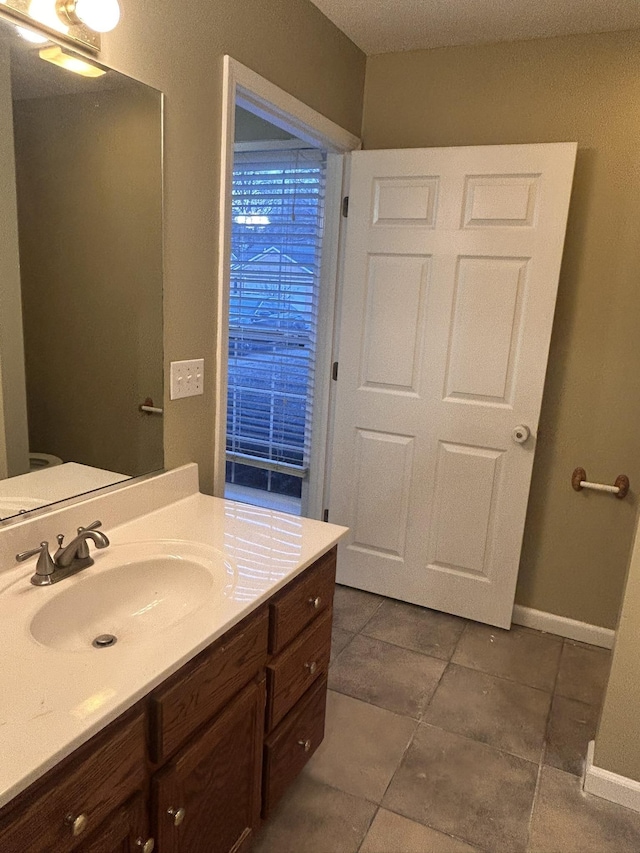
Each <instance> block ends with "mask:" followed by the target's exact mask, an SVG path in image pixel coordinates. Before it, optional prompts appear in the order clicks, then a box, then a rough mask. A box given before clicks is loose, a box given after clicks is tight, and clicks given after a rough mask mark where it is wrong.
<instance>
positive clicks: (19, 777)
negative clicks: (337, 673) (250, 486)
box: [0, 466, 345, 853]
mask: <svg viewBox="0 0 640 853" xmlns="http://www.w3.org/2000/svg"><path fill="white" fill-rule="evenodd" d="M101 504H102V506H101ZM134 507H135V509H134ZM80 513H81V515H82V518H84V520H85V522H86V523H88V522H89V521H90V519H89V518H88V515H92V517H93V516H95V517H98V516H99V515H102V516H104V517H103V518H102V520H103V529H104V530H105V532H107V533H108V534H109V536H110V538H111V541H112V545H111V546H110V549H106V550H105V551H104V553H103V552H102V551H100V552H99V553H94V557H95V566H93V567H91V568H89V569H86V570H84V571H83V572H81V573H80V574H78V575H77V576H74V577H73V578H69V579H66V580H63V581H61V582H60V583H59V584H56V585H55V586H54V587H49V588H46V589H43V588H39V589H36V588H35V587H34V588H29V587H30V585H29V574H30V571H29V568H26V569H25V567H24V566H21V567H20V568H19V569H14V568H12V569H11V570H10V571H1V570H0V625H1V626H2V627H0V640H2V639H3V637H5V638H6V637H7V636H8V634H9V633H10V632H11V628H10V627H7V624H6V621H7V618H10V612H12V613H13V619H14V622H15V623H16V625H18V629H17V630H16V631H15V632H14V635H13V646H12V655H11V660H12V661H13V665H11V666H9V667H8V678H7V677H6V676H5V675H3V676H2V681H3V684H2V687H3V691H2V699H0V751H1V753H2V755H3V760H2V766H1V767H0V805H1V806H2V808H1V809H0V850H1V851H2V853H71V851H83V853H125V851H126V853H133V851H144V853H151V851H152V850H153V849H155V850H156V851H160V853H178V851H180V853H227V851H248V850H249V849H250V846H251V844H252V841H253V839H254V837H255V834H256V832H257V830H258V828H259V826H260V822H261V820H262V819H265V818H267V817H268V815H269V812H270V811H271V810H272V809H273V808H274V806H275V805H276V804H277V802H278V800H279V799H280V798H281V797H282V795H283V793H284V792H285V790H286V789H287V787H288V785H289V784H290V783H291V782H292V781H293V779H294V778H295V777H296V776H297V774H298V773H299V772H300V770H301V769H302V768H303V767H304V765H305V763H306V762H307V761H308V759H309V758H310V757H311V755H312V754H313V752H314V751H315V749H316V748H317V746H318V745H319V743H320V742H321V740H322V737H323V733H324V713H325V701H326V687H327V671H328V665H329V653H330V643H331V619H332V601H333V589H334V583H335V563H336V542H337V541H338V539H339V538H340V537H341V536H342V535H343V534H344V532H345V531H344V528H340V527H337V526H335V525H329V524H323V523H321V522H314V521H309V520H306V519H299V518H294V517H291V516H286V515H284V514H281V513H274V512H271V511H268V510H262V509H259V508H254V507H248V506H245V505H242V504H235V503H233V502H229V501H222V500H219V499H215V498H210V497H207V496H204V495H200V494H197V469H196V468H195V466H186V467H185V468H183V469H179V470H178V471H174V472H169V473H166V474H163V475H160V476H159V477H156V478H152V479H149V480H147V481H141V482H140V481H138V482H135V481H134V482H133V483H131V484H129V485H126V486H124V487H120V489H119V490H117V491H114V492H113V494H106V495H103V496H96V497H94V498H92V499H90V500H88V501H82V502H78V503H77V504H76V505H74V506H72V507H69V508H67V509H66V510H64V509H63V510H59V511H58V512H57V513H48V514H46V515H45V516H43V517H42V518H40V519H37V520H35V519H34V520H32V521H26V522H24V523H20V524H18V525H15V526H12V527H11V528H8V529H7V530H6V531H3V530H2V529H0V558H2V559H3V561H4V558H5V556H6V553H7V548H8V549H9V550H12V549H13V547H14V545H15V543H16V542H17V541H19V542H20V546H19V547H23V546H26V545H30V544H31V541H30V540H29V541H27V542H25V541H24V536H25V535H29V536H31V535H32V534H37V535H36V538H37V537H38V535H43V533H41V531H42V530H44V528H45V527H46V528H48V529H51V528H52V526H53V527H55V526H56V524H58V525H60V526H62V525H65V526H67V527H68V526H69V523H75V521H76V518H77V517H79V514H80ZM134 513H135V515H134ZM136 516H137V517H136ZM110 518H111V522H110V521H109V519H110ZM118 522H119V523H118ZM20 527H22V528H23V530H22V532H20V531H19V529H17V528H20ZM55 532H56V531H55V530H54V531H53V533H55ZM160 543H161V544H160ZM109 550H111V551H112V553H111V555H109ZM154 554H156V555H157V554H160V555H162V556H155V557H154ZM168 554H172V555H173V557H174V559H173V560H171V559H169V558H168V557H167V555H168ZM194 554H196V555H199V556H197V559H196V557H194ZM216 554H217V555H218V559H217V562H216V559H215V555H216ZM140 555H143V556H142V557H141V556H140ZM145 555H146V556H145ZM207 559H212V560H213V562H212V563H211V565H209V564H208V563H207ZM163 560H164V563H163ZM167 560H168V568H166V567H165V568H163V566H164V564H165V563H167ZM198 560H200V563H198ZM127 561H128V562H127ZM200 564H201V565H202V566H203V570H204V571H211V572H213V573H214V575H215V574H216V573H218V575H220V571H221V570H220V564H221V565H222V575H221V576H220V577H218V579H217V580H214V581H213V582H212V583H211V584H207V583H205V581H204V580H203V578H205V575H202V576H201V575H200V574H198V573H196V574H193V575H191V574H190V572H192V571H195V570H193V569H192V566H193V565H200ZM214 564H215V565H214ZM4 565H5V563H4V562H3V566H4ZM140 566H142V570H140ZM30 569H31V571H33V566H30ZM156 569H157V573H156V574H155V575H154V570H156ZM171 572H173V573H174V575H173V576H171V574H170V573H171ZM181 572H182V573H183V574H184V576H185V577H186V578H187V579H188V581H189V586H190V587H192V586H193V584H194V583H195V584H196V588H197V590H198V595H197V597H196V598H195V599H194V598H192V597H190V595H189V591H188V590H185V589H184V588H183V585H182V584H181V582H180V580H179V578H180V577H181V576H182V575H181ZM16 573H17V575H19V576H16ZM83 575H84V577H83ZM127 575H128V576H127ZM138 578H139V579H140V580H138ZM150 578H151V581H150ZM106 583H113V584H117V585H118V588H119V590H120V591H121V594H122V597H124V598H125V599H130V600H131V602H132V607H134V608H137V609H136V612H134V613H131V612H128V611H127V608H126V607H124V608H122V607H121V606H120V602H118V596H117V595H116V596H114V597H113V598H110V597H109V594H108V592H107V593H105V592H104V590H105V589H106V587H105V586H104V585H105V584H106ZM66 584H69V586H68V587H66V589H65V585H66ZM128 584H129V585H128ZM198 584H199V585H198ZM83 588H84V590H85V592H83ZM152 588H153V589H152ZM86 590H88V591H89V592H91V591H94V592H95V593H96V594H97V598H98V601H97V602H96V603H95V605H92V604H91V598H90V597H89V598H85V599H83V598H82V597H81V596H83V595H84V596H86V594H87V593H86ZM143 591H144V594H149V591H151V595H152V600H150V602H149V603H148V604H147V605H146V606H144V605H143V606H142V607H141V606H140V604H141V601H143V600H144V596H143V599H141V598H140V596H141V595H143ZM48 594H49V595H50V596H51V597H50V599H49V600H47V601H45V598H46V597H47V595H48ZM154 596H155V597H154ZM163 597H164V598H163ZM83 600H84V601H85V602H86V605H85V606H84V608H83V607H82V601H83ZM112 601H113V602H114V603H113V604H112V603H111V602H112ZM154 602H156V603H155V604H154ZM164 605H166V607H165V606H164ZM92 608H93V609H92ZM163 608H164V609H163ZM171 608H176V609H177V610H178V611H179V612H178V613H177V614H176V613H174V612H172V610H171ZM48 610H51V614H52V617H53V618H49V617H46V618H45V616H46V612H47V611H48ZM130 610H131V608H129V611H130ZM43 613H44V614H45V616H43ZM68 619H69V620H72V621H74V624H73V626H72V628H71V629H69V628H68V627H67V626H66V624H65V623H66V621H67V620H68ZM154 620H155V621H154ZM56 621H57V622H58V623H60V624H59V627H58V628H56V627H55V626H56ZM108 628H110V630H111V631H112V632H113V634H114V635H116V636H117V642H116V643H115V645H113V646H111V647H105V648H95V647H94V646H92V645H91V635H92V633H93V632H94V631H97V630H100V631H102V629H105V630H106V629H108ZM16 655H18V656H19V657H18V658H17V657H16ZM34 712H35V713H34Z"/></svg>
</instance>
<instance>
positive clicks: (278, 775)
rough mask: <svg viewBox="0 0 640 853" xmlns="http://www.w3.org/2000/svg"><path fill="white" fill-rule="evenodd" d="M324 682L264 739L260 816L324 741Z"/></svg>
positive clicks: (308, 694)
mask: <svg viewBox="0 0 640 853" xmlns="http://www.w3.org/2000/svg"><path fill="white" fill-rule="evenodd" d="M326 703H327V679H326V677H324V678H322V679H320V681H318V682H317V683H316V684H315V685H314V686H313V687H312V688H311V690H309V691H308V693H306V694H305V696H304V697H303V698H302V699H301V700H300V702H299V703H298V704H297V705H296V706H295V708H294V709H293V710H292V711H291V713H290V714H288V716H287V717H285V719H284V720H283V721H282V722H281V723H280V725H279V726H278V728H277V729H276V730H275V731H274V732H273V733H272V734H271V735H269V737H268V738H267V740H266V742H265V746H264V782H263V798H262V816H263V817H265V818H266V817H267V816H268V814H269V812H270V811H271V809H272V808H273V807H274V806H275V805H276V803H277V802H278V800H279V799H280V797H281V796H282V794H283V793H284V792H285V791H286V789H287V788H288V787H289V785H290V784H291V782H293V780H294V779H295V778H296V776H297V775H298V773H300V771H301V770H302V768H303V767H304V765H305V764H306V763H307V761H308V760H309V759H310V758H311V756H312V755H313V753H314V752H315V751H316V749H317V748H318V746H319V745H320V744H321V743H322V739H323V737H324V718H325V712H326Z"/></svg>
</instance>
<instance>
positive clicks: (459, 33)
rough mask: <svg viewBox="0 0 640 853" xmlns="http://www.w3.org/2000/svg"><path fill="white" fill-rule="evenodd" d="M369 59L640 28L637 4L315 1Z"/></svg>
mask: <svg viewBox="0 0 640 853" xmlns="http://www.w3.org/2000/svg"><path fill="white" fill-rule="evenodd" d="M312 2H313V3H314V4H315V5H316V6H317V7H318V9H320V11H321V12H323V13H324V14H325V15H326V16H327V18H329V19H330V20H331V21H333V23H334V24H336V26H337V27H339V29H341V30H342V31H343V32H344V33H346V34H347V35H348V36H349V38H350V39H351V40H352V41H354V42H355V43H356V44H357V45H358V47H359V48H361V50H363V51H364V52H365V53H366V54H375V53H394V52H396V51H400V50H418V49H421V48H431V47H444V46H445V45H454V44H476V43H479V42H495V41H515V40H517V39H531V38H544V37H547V36H561V35H570V34H575V33H594V32H608V31H611V30H631V29H635V28H636V27H639V28H640V2H638V0H312Z"/></svg>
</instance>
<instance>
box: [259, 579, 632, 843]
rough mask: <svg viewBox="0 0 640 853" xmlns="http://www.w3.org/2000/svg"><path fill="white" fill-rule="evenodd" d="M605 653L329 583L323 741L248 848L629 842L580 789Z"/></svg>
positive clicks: (627, 825) (625, 822)
mask: <svg viewBox="0 0 640 853" xmlns="http://www.w3.org/2000/svg"><path fill="white" fill-rule="evenodd" d="M608 669H609V652H607V651H605V650H603V649H598V648H596V647H594V646H587V645H584V644H582V643H574V642H572V641H569V640H562V639H561V638H559V637H555V636H553V635H551V634H542V633H539V632H537V631H532V630H530V629H527V628H518V627H514V628H513V629H512V630H511V631H501V630H499V629H496V628H490V627H487V626H486V625H479V624H477V623H475V622H467V621H466V620H464V619H458V618H457V617H455V616H449V615H447V614H443V613H437V612H434V611H430V610H424V609H422V608H419V607H413V606H412V605H408V604H403V603H399V602H396V601H391V600H389V599H384V598H382V597H380V596H376V595H371V594H369V593H365V592H361V591H359V590H353V589H349V588H347V587H340V586H338V587H337V588H336V598H335V606H334V631H333V646H332V664H331V669H330V673H329V688H330V689H329V696H328V704H327V726H326V735H325V740H324V743H323V744H322V746H321V747H320V748H319V749H318V750H317V752H316V754H315V755H314V756H313V758H312V759H311V761H310V762H309V764H308V765H307V767H306V769H305V770H304V772H303V773H302V774H301V776H300V777H299V778H298V780H297V782H296V783H295V784H294V785H293V786H292V788H291V790H290V791H289V792H288V793H287V795H286V796H285V798H284V799H283V801H282V803H281V804H280V805H279V807H278V808H277V809H276V811H275V812H274V814H273V816H272V818H271V819H270V820H269V822H268V823H267V824H266V825H265V827H264V828H263V830H262V833H261V835H260V836H259V838H258V840H257V843H256V846H255V853H481V851H482V852H483V853H639V851H640V814H636V813H634V812H631V811H628V810H627V809H624V808H622V807H620V806H616V805H614V804H612V803H608V802H606V801H605V800H601V799H598V798H597V797H592V796H590V795H588V794H585V793H583V792H582V790H581V786H580V775H581V773H582V767H583V762H584V758H585V754H586V749H587V744H588V742H589V740H591V739H592V738H593V737H594V735H595V728H596V724H597V720H598V712H599V706H600V703H601V701H602V696H603V693H604V689H605V686H606V680H607V675H608Z"/></svg>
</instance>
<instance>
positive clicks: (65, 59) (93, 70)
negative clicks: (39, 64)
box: [38, 44, 107, 77]
mask: <svg viewBox="0 0 640 853" xmlns="http://www.w3.org/2000/svg"><path fill="white" fill-rule="evenodd" d="M38 53H39V56H40V59H44V60H45V62H51V63H53V65H58V66H60V68H64V69H65V70H66V71H73V73H74V74H81V75H82V76H83V77H102V75H103V74H106V73H107V72H106V71H105V70H104V69H102V68H99V67H98V66H97V65H94V64H93V63H92V62H89V61H88V60H87V59H80V57H79V56H75V55H74V54H73V53H67V52H66V51H65V49H64V48H63V47H60V46H59V45H57V44H56V45H52V46H51V47H43V48H42V49H41V50H40V51H38Z"/></svg>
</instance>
